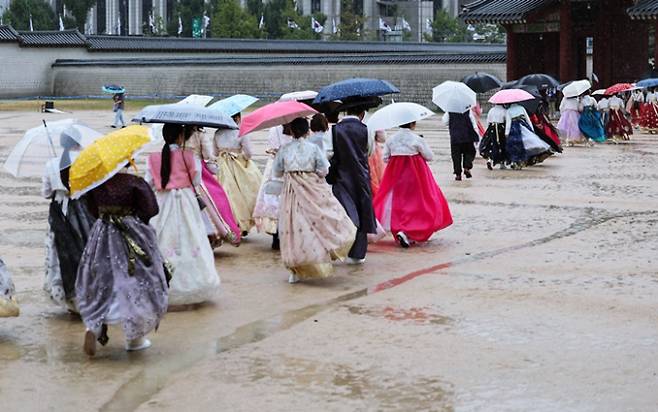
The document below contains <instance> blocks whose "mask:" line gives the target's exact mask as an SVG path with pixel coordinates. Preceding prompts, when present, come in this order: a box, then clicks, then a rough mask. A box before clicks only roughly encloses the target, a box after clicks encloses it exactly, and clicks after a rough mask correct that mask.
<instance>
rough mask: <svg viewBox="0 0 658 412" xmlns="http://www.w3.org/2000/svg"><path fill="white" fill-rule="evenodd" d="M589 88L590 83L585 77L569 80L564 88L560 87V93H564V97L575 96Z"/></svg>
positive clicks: (590, 86)
mask: <svg viewBox="0 0 658 412" xmlns="http://www.w3.org/2000/svg"><path fill="white" fill-rule="evenodd" d="M591 88H592V85H591V84H590V82H589V80H587V79H584V80H576V81H573V82H571V83H570V84H569V85H568V86H566V87H565V88H564V89H562V94H563V95H564V97H576V96H580V95H581V94H583V93H585V92H586V91H588V90H589V89H591Z"/></svg>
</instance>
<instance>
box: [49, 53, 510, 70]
mask: <svg viewBox="0 0 658 412" xmlns="http://www.w3.org/2000/svg"><path fill="white" fill-rule="evenodd" d="M505 59H506V54H505V53H478V54H473V53H464V54H406V55H401V54H391V55H386V54H382V55H339V56H337V55H333V56H326V55H316V56H298V57H231V56H227V57H193V58H173V59H172V58H131V59H94V60H86V59H85V60H77V59H76V60H56V61H55V63H54V64H53V66H54V67H71V66H131V67H135V66H162V65H165V64H166V65H168V66H196V65H202V66H203V65H212V66H221V65H261V66H262V65H320V64H321V65H338V64H350V65H362V64H363V65H365V64H451V63H452V64H454V63H462V64H464V63H503V62H505Z"/></svg>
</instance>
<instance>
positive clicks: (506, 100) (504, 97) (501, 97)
mask: <svg viewBox="0 0 658 412" xmlns="http://www.w3.org/2000/svg"><path fill="white" fill-rule="evenodd" d="M534 98H535V97H534V96H533V95H532V94H530V93H528V92H527V91H525V90H521V89H506V90H500V91H498V92H496V94H494V95H493V96H491V98H490V99H489V103H493V104H511V103H518V102H523V101H526V100H533V99H534Z"/></svg>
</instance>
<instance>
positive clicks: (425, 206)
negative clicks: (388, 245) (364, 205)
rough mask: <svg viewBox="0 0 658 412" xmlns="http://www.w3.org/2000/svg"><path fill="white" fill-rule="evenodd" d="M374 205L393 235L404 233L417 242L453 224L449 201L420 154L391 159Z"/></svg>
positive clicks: (381, 219)
mask: <svg viewBox="0 0 658 412" xmlns="http://www.w3.org/2000/svg"><path fill="white" fill-rule="evenodd" d="M373 206H374V208H375V214H376V215H377V219H378V220H379V221H380V222H381V223H382V225H383V226H384V228H385V229H386V230H388V231H390V232H391V233H392V234H393V236H395V235H397V233H399V232H404V233H405V234H406V235H407V237H408V238H409V239H411V240H414V241H417V242H424V241H427V240H428V239H429V238H430V237H431V236H432V235H433V234H434V233H435V232H438V231H439V230H441V229H444V228H446V227H448V226H450V225H451V224H452V214H451V213H450V208H449V206H448V201H447V200H446V198H445V197H444V196H443V193H442V192H441V189H440V188H439V185H438V184H437V183H436V181H435V180H434V176H433V175H432V171H431V170H430V168H429V166H428V165H427V162H426V161H425V159H423V157H422V156H421V155H420V154H417V155H413V156H391V158H390V160H389V162H388V165H387V166H386V171H385V172H384V179H383V180H382V185H381V187H380V189H379V193H378V194H377V196H376V197H375V198H374V200H373Z"/></svg>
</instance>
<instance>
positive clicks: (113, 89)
mask: <svg viewBox="0 0 658 412" xmlns="http://www.w3.org/2000/svg"><path fill="white" fill-rule="evenodd" d="M102 90H103V92H105V93H110V94H117V93H118V94H121V93H125V92H126V89H124V88H123V86H119V85H118V84H106V85H105V86H103V88H102Z"/></svg>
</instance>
